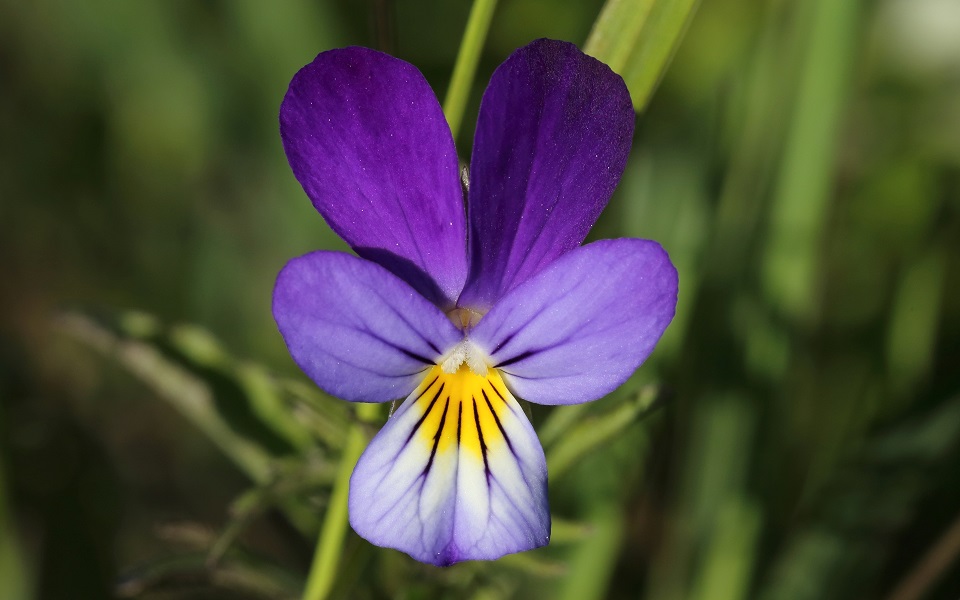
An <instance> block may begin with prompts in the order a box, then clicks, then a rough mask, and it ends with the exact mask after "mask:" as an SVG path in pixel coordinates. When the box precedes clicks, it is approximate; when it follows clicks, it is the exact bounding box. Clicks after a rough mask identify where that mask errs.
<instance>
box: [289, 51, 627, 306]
mask: <svg viewBox="0 0 960 600" xmlns="http://www.w3.org/2000/svg"><path fill="white" fill-rule="evenodd" d="M633 119H634V115H633V109H632V107H631V105H630V99H629V94H628V93H627V90H626V86H625V85H624V84H623V81H622V80H621V79H620V77H619V76H617V75H616V74H614V73H613V72H612V71H610V69H609V68H608V67H606V66H605V65H603V64H602V63H600V62H599V61H596V60H594V59H592V58H590V57H588V56H586V55H584V54H582V53H581V52H580V51H579V50H577V49H576V47H575V46H573V45H572V44H568V43H565V42H557V41H552V40H538V41H536V42H533V43H532V44H530V45H528V46H525V47H524V48H521V49H520V50H518V51H517V52H515V53H514V54H513V55H512V56H511V57H510V58H508V59H507V61H506V62H505V63H503V64H502V65H501V66H500V67H499V68H498V69H497V71H496V72H495V73H494V75H493V78H492V79H491V81H490V85H489V87H488V88H487V91H486V93H485V94H484V98H483V102H482V104H481V109H480V117H479V122H478V128H477V135H476V138H475V142H474V148H473V154H472V159H471V188H470V198H469V232H470V233H469V236H470V240H469V245H468V244H467V234H466V230H467V227H466V225H465V220H464V211H463V199H462V195H461V191H460V181H459V175H458V165H457V154H456V149H455V147H454V144H453V139H452V137H451V135H450V130H449V128H448V127H447V124H446V121H445V120H444V118H443V113H442V110H441V109H440V105H439V103H438V102H437V100H436V97H435V96H434V94H433V92H432V90H431V89H430V87H429V85H428V84H427V82H426V80H425V79H424V78H423V76H422V75H421V74H420V73H419V71H417V69H416V68H415V67H413V66H412V65H410V64H408V63H406V62H404V61H401V60H399V59H396V58H393V57H390V56H388V55H386V54H383V53H380V52H377V51H374V50H369V49H365V48H346V49H343V50H332V51H329V52H324V53H322V54H320V55H319V56H317V58H316V59H315V60H314V61H313V62H312V63H311V64H309V65H307V66H306V67H304V68H303V69H302V70H301V71H300V72H299V73H297V75H296V76H295V77H294V80H293V82H292V83H291V84H290V89H289V91H288V92H287V96H286V98H285V99H284V102H283V105H282V107H281V112H280V131H281V136H282V138H283V143H284V148H285V150H286V152H287V156H288V158H289V160H290V164H291V167H292V168H293V171H294V174H295V175H296V177H297V179H298V180H299V181H300V183H301V184H302V185H303V187H304V190H305V191H306V192H307V195H308V196H310V198H311V200H312V201H313V203H314V206H315V207H316V208H317V210H318V211H319V212H320V213H321V214H322V215H323V216H324V218H325V219H326V220H327V222H328V223H329V224H330V226H331V227H332V228H333V229H334V231H336V232H337V233H338V234H339V235H340V236H341V237H342V238H343V239H344V240H346V241H347V243H349V244H350V245H351V246H352V247H353V248H354V250H356V252H357V253H358V254H359V255H360V256H363V257H364V258H367V259H369V260H373V261H375V262H377V263H379V264H381V265H383V266H384V267H386V268H387V269H388V270H390V271H391V272H393V273H394V274H396V275H398V276H399V277H401V278H402V279H404V280H405V281H407V282H408V283H409V284H410V285H412V286H413V287H414V289H416V290H417V291H418V292H419V293H420V294H422V295H423V296H424V297H426V298H427V299H429V300H430V301H431V302H433V303H434V304H436V305H437V306H440V307H442V308H444V309H449V308H452V307H453V306H454V305H457V304H458V305H460V306H466V307H471V308H480V309H486V308H489V307H490V306H492V305H493V304H495V303H496V301H497V299H498V298H500V297H501V296H502V295H503V294H504V293H506V292H507V291H509V290H510V289H512V288H513V287H515V286H516V285H519V284H520V283H522V282H523V281H525V280H526V279H529V278H530V277H531V276H532V275H534V274H535V273H537V272H538V271H540V270H542V269H543V268H544V267H546V266H547V265H548V264H550V263H551V262H552V261H553V260H555V259H556V258H557V257H558V256H560V255H562V254H563V253H565V252H567V251H569V250H571V249H573V248H575V247H576V246H578V245H579V244H580V242H582V241H583V238H584V236H585V235H586V233H587V231H589V229H590V227H591V226H592V225H593V223H594V222H595V221H596V219H597V216H598V215H599V214H600V211H601V210H602V209H603V207H604V205H605V204H606V202H607V200H608V199H609V197H610V194H611V193H612V191H613V189H614V187H615V186H616V184H617V182H618V181H619V179H620V176H621V174H622V172H623V168H624V165H625V162H626V157H627V154H628V152H629V148H630V140H631V136H632V133H633ZM468 258H469V260H468Z"/></svg>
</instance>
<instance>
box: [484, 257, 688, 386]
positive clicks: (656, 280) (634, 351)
mask: <svg viewBox="0 0 960 600" xmlns="http://www.w3.org/2000/svg"><path fill="white" fill-rule="evenodd" d="M676 305H677V271H676V269H674V267H673V265H672V264H671V263H670V259H669V257H668V256H667V253H666V252H664V250H663V248H661V247H660V245H659V244H657V243H656V242H652V241H649V240H636V239H619V240H603V241H599V242H594V243H592V244H588V245H586V246H583V247H582V248H578V249H577V250H574V251H572V252H569V253H567V254H565V255H564V256H562V257H560V258H559V259H558V260H557V261H556V262H554V263H553V264H552V265H550V267H548V268H547V269H545V270H544V271H542V272H540V273H539V274H538V275H536V276H535V277H534V278H533V279H530V280H528V281H527V282H525V283H523V284H522V285H520V286H518V287H517V288H515V289H514V290H512V291H511V292H510V293H509V294H507V295H506V296H505V297H504V298H503V299H502V300H501V301H500V303H499V304H497V305H496V306H495V307H494V308H493V310H491V311H490V312H489V313H488V314H487V315H485V316H484V317H483V318H482V319H481V320H480V323H479V324H478V325H477V326H476V328H475V329H474V330H473V331H472V332H471V334H470V338H471V339H472V340H473V342H474V343H475V344H476V345H477V346H478V347H480V348H481V349H483V350H484V351H485V352H487V354H488V355H489V356H490V358H491V362H492V364H493V365H494V366H496V367H497V368H498V369H499V370H500V371H501V372H502V373H503V378H504V381H506V383H507V385H509V386H510V389H511V390H512V391H513V392H514V393H515V394H517V396H519V397H520V398H523V399H525V400H529V401H530V402H536V403H538V404H576V403H579V402H588V401H590V400H595V399H597V398H599V397H601V396H603V395H604V394H607V393H609V392H611V391H613V390H614V389H616V388H617V387H618V386H619V385H620V384H622V383H623V382H624V381H626V379H627V378H628V377H629V376H630V375H631V374H632V373H633V372H634V371H635V370H636V369H637V367H639V366H640V363H642V362H643V361H644V360H645V359H646V358H647V356H649V355H650V353H651V352H652V351H653V347H654V345H655V344H656V343H657V340H659V339H660V336H661V335H662V334H663V332H664V330H665V329H666V328H667V325H669V324H670V321H671V319H673V314H674V310H675V309H676Z"/></svg>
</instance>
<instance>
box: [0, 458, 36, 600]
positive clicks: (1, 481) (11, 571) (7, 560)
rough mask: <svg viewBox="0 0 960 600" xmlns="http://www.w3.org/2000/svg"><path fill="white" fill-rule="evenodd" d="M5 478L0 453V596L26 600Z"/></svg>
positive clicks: (26, 591) (25, 576) (18, 547)
mask: <svg viewBox="0 0 960 600" xmlns="http://www.w3.org/2000/svg"><path fill="white" fill-rule="evenodd" d="M6 486H7V480H6V474H5V473H4V467H3V456H2V455H0V598H5V599H9V600H28V598H30V596H31V594H30V591H29V588H28V582H27V570H26V569H25V568H24V567H25V565H24V564H23V563H24V560H23V559H24V558H25V557H24V556H23V554H22V552H21V548H20V544H19V539H20V537H19V535H18V533H17V531H16V527H15V525H14V522H13V518H12V515H11V512H10V504H9V501H8V499H7V487H6Z"/></svg>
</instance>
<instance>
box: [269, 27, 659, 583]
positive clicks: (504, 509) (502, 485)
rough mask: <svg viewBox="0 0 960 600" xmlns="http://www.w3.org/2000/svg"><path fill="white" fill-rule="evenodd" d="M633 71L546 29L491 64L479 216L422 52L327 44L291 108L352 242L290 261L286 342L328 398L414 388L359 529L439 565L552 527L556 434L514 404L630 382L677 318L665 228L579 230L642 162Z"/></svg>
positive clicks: (477, 169) (323, 208)
mask: <svg viewBox="0 0 960 600" xmlns="http://www.w3.org/2000/svg"><path fill="white" fill-rule="evenodd" d="M633 124H634V113H633V108H632V106H631V103H630V96H629V93H628V92H627V88H626V86H625V85H624V83H623V80H622V79H621V78H620V77H619V76H618V75H616V74H614V73H613V72H612V71H611V70H610V69H609V68H608V67H607V66H606V65H604V64H602V63H601V62H599V61H597V60H595V59H593V58H590V57H588V56H587V55H585V54H583V53H582V52H580V51H579V50H578V49H577V48H576V47H575V46H573V45H572V44H568V43H565V42H559V41H553V40H545V39H544V40H538V41H535V42H533V43H531V44H529V45H528V46H525V47H523V48H521V49H519V50H517V51H516V52H514V54H513V55H511V56H510V57H509V58H508V59H507V60H506V62H504V63H503V64H502V65H501V66H500V67H499V68H498V69H497V70H496V72H495V73H494V74H493V77H492V79H491V81H490V85H489V86H488V87H487V90H486V92H485V93H484V96H483V101H482V104H481V106H480V116H479V120H478V123H477V130H476V136H475V139H474V146H473V154H472V156H471V164H470V187H469V192H468V196H469V201H468V203H467V211H466V215H465V214H464V212H465V211H464V202H463V191H462V187H461V181H460V176H459V166H458V159H457V153H456V149H455V148H454V142H453V138H452V136H451V134H450V129H449V127H448V126H447V123H446V121H445V120H444V116H443V113H442V111H441V109H440V105H439V103H438V102H437V100H436V97H435V96H434V95H433V92H432V91H431V89H430V87H429V85H428V84H427V82H426V80H425V79H424V78H423V76H422V75H421V74H420V72H419V71H417V69H416V68H415V67H413V66H412V65H410V64H408V63H406V62H403V61H401V60H398V59H396V58H393V57H390V56H388V55H386V54H383V53H381V52H377V51H374V50H369V49H366V48H356V47H352V48H345V49H340V50H331V51H329V52H323V53H322V54H320V55H319V56H317V58H316V59H315V60H314V61H313V62H312V63H310V64H309V65H307V66H306V67H304V68H303V69H301V70H300V71H299V72H298V73H297V74H296V76H294V78H293V81H292V82H291V83H290V88H289V90H288V91H287V94H286V97H285V98H284V100H283V105H282V106H281V108H280V134H281V137H282V140H283V146H284V149H285V151H286V154H287V158H288V159H289V162H290V166H291V168H292V169H293V172H294V175H295V176H296V178H297V179H298V180H299V182H300V183H301V185H302V186H303V189H304V191H306V193H307V196H309V197H310V199H311V200H312V201H313V205H314V206H315V207H316V209H317V210H318V211H319V212H320V214H321V215H323V217H324V218H325V219H326V221H327V223H328V224H329V225H330V227H332V228H333V230H334V231H335V232H336V233H337V234H339V235H340V237H342V238H343V239H344V240H345V241H346V242H347V243H348V244H349V245H350V246H351V247H352V248H353V250H354V251H355V252H356V253H357V255H358V257H357V256H352V255H349V254H346V253H342V252H326V251H317V252H312V253H310V254H307V255H305V256H301V257H299V258H295V259H293V260H291V261H290V262H289V263H288V264H287V265H286V266H285V267H284V269H283V270H282V271H281V272H280V275H279V276H278V278H277V283H276V287H275V289H274V296H273V314H274V317H275V319H276V321H277V325H278V327H279V329H280V332H281V334H282V335H283V338H284V341H285V342H286V344H287V347H288V348H289V350H290V354H291V356H292V357H293V359H294V361H295V362H296V363H297V364H298V365H299V366H300V368H301V369H302V370H303V371H304V372H305V373H306V374H307V375H308V376H309V377H310V378H311V379H313V381H315V382H316V384H317V385H318V386H320V387H321V388H322V389H324V390H326V391H327V392H329V393H330V394H333V395H335V396H338V397H340V398H343V399H345V400H349V401H353V402H384V401H390V400H396V399H401V398H405V400H404V401H403V403H402V405H401V406H400V407H399V408H398V409H397V411H396V412H395V413H394V414H393V415H392V416H391V417H390V418H389V419H388V421H387V423H386V425H384V427H383V429H382V430H381V431H380V432H379V433H378V434H377V435H376V437H374V439H373V440H372V441H371V442H370V445H369V446H368V447H367V449H366V450H365V451H364V453H363V455H362V456H361V457H360V460H359V461H358V462H357V466H356V468H355V469H354V472H353V476H352V478H351V480H350V495H349V511H350V523H351V525H352V526H353V528H354V530H355V531H356V532H357V533H358V534H360V535H361V536H362V537H364V538H366V539H367V540H369V541H371V542H372V543H374V544H377V545H379V546H384V547H389V548H396V549H398V550H402V551H403V552H406V553H407V554H409V555H410V556H412V557H413V558H415V559H417V560H420V561H423V562H427V563H433V564H437V565H448V564H452V563H454V562H457V561H461V560H470V559H494V558H498V557H500V556H502V555H504V554H507V553H511V552H519V551H522V550H528V549H531V548H536V547H539V546H542V545H544V544H546V543H547V542H548V541H549V537H550V512H549V508H548V505H547V469H546V462H545V460H544V455H543V449H542V448H541V446H540V443H539V441H538V439H537V436H536V433H535V432H534V430H533V427H532V426H531V424H530V422H529V421H528V420H527V418H526V416H525V415H524V412H523V410H522V409H521V407H520V405H519V404H518V402H517V398H523V399H526V400H528V401H530V402H536V403H540V404H550V405H557V404H575V403H579V402H588V401H591V400H594V399H597V398H599V397H601V396H603V395H605V394H607V393H608V392H611V391H612V390H614V389H615V388H617V387H618V386H619V385H620V384H622V383H623V382H624V381H625V380H626V379H627V378H628V377H629V376H630V375H631V374H632V373H633V372H634V371H635V370H636V369H637V367H638V366H639V365H640V364H641V363H642V362H643V361H644V360H645V359H646V358H647V356H648V355H649V354H650V353H651V352H652V351H653V347H654V345H655V344H656V342H657V340H659V338H660V336H661V335H662V334H663V331H664V330H665V329H666V327H667V325H668V324H669V323H670V320H671V319H672V318H673V314H674V310H675V307H676V300H677V273H676V270H675V269H674V268H673V265H672V264H671V263H670V260H669V258H668V257H667V254H666V252H664V250H663V249H662V248H661V247H660V245H659V244H657V243H656V242H652V241H648V240H638V239H616V240H604V241H598V242H594V243H591V244H587V245H584V246H581V245H580V244H581V242H582V241H583V239H584V237H585V236H586V234H587V232H588V231H589V229H590V228H591V227H592V226H593V223H594V222H595V221H596V219H597V217H598V216H599V215H600V212H601V210H603V207H604V205H605V204H606V203H607V201H608V199H609V198H610V195H611V194H612V193H613V190H614V188H615V187H616V185H617V183H618V181H619V179H620V176H621V174H622V173H623V169H624V166H625V164H626V160H627V155H628V153H629V150H630V143H631V138H632V136H633Z"/></svg>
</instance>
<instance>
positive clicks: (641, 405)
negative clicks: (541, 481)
mask: <svg viewBox="0 0 960 600" xmlns="http://www.w3.org/2000/svg"><path fill="white" fill-rule="evenodd" d="M659 396H660V388H658V387H654V386H647V387H645V388H643V389H641V390H640V392H639V393H637V394H636V395H635V396H633V397H632V398H630V399H629V400H627V401H626V402H624V403H623V404H621V405H619V406H617V407H616V408H614V409H613V410H611V411H609V412H607V413H604V414H601V415H598V416H596V417H589V418H587V419H584V420H582V421H581V422H580V424H579V425H577V426H576V427H575V428H573V429H571V430H570V431H569V432H568V433H566V434H565V435H564V436H563V438H562V439H560V440H559V441H557V442H556V445H555V446H553V447H552V448H551V449H550V450H549V451H548V452H547V467H548V470H549V472H550V477H551V479H553V480H556V479H558V478H559V477H561V476H562V475H563V473H565V472H566V471H567V470H568V469H569V468H570V467H571V466H573V465H574V464H575V463H576V462H577V461H578V460H580V459H581V458H583V457H584V456H586V455H587V454H588V453H589V452H590V451H592V450H594V449H596V448H597V447H599V446H600V445H601V444H603V443H604V442H606V441H607V440H610V439H612V438H613V437H614V436H616V435H617V434H619V433H620V432H622V431H623V430H624V429H626V428H627V427H629V426H630V425H632V424H633V423H635V422H636V421H637V419H638V418H640V417H641V416H643V415H645V414H647V413H648V412H649V411H651V410H653V409H654V408H655V407H656V406H657V399H658V398H659Z"/></svg>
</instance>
